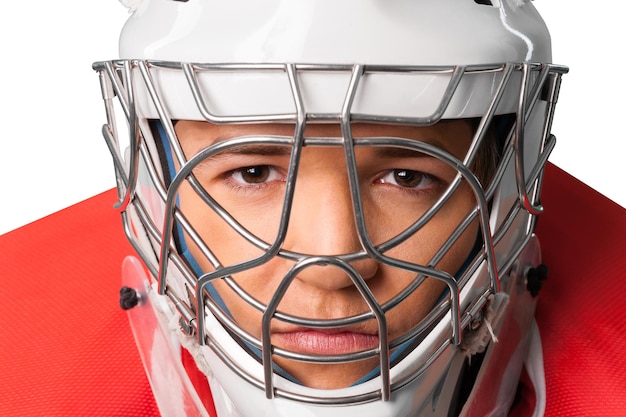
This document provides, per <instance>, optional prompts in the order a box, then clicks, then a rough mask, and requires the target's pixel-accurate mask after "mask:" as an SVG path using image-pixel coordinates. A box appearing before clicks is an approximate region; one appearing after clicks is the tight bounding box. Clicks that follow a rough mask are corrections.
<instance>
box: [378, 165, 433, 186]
mask: <svg viewBox="0 0 626 417" xmlns="http://www.w3.org/2000/svg"><path fill="white" fill-rule="evenodd" d="M379 182H380V183H381V184H391V185H397V186H398V187H402V188H409V189H412V190H424V189H429V188H432V187H433V186H435V185H437V184H438V180H437V179H436V178H435V177H433V176H432V175H428V174H425V173H423V172H420V171H413V170H409V169H394V170H392V171H389V172H387V173H386V174H385V175H384V176H383V177H382V178H380V180H379Z"/></svg>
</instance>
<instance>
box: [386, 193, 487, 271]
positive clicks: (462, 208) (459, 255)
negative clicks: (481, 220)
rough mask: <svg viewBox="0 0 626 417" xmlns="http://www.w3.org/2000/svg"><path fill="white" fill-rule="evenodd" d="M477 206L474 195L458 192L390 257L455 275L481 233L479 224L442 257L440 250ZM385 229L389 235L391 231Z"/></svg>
mask: <svg viewBox="0 0 626 417" xmlns="http://www.w3.org/2000/svg"><path fill="white" fill-rule="evenodd" d="M474 207H475V204H474V198H473V196H472V195H471V192H470V191H469V190H467V189H465V188H461V189H459V190H458V191H457V192H456V193H455V195H454V196H452V198H451V199H450V200H449V201H448V202H447V203H446V204H445V205H444V206H443V207H441V209H440V210H439V212H438V213H437V214H436V215H435V216H434V217H433V218H431V219H430V220H429V221H428V222H427V223H426V224H424V226H423V227H422V228H421V229H420V230H418V231H417V232H416V233H415V234H414V235H413V236H412V237H410V238H409V239H407V240H406V241H405V242H403V243H402V244H400V245H398V246H397V247H395V248H393V249H392V250H390V251H389V252H387V255H388V256H390V257H394V258H398V259H401V260H403V261H407V262H411V263H416V264H420V265H431V266H434V267H436V268H437V269H440V270H443V271H445V272H447V273H449V274H451V275H455V274H456V273H457V272H458V270H459V269H460V268H461V266H462V265H463V263H464V262H465V261H466V260H467V257H468V256H469V255H470V254H471V251H472V249H473V247H474V244H475V242H476V239H477V236H478V232H479V224H478V221H477V220H474V221H473V222H472V223H471V224H470V225H469V226H468V227H467V228H466V229H465V231H464V232H463V233H462V234H461V235H460V236H459V237H458V239H457V240H456V241H455V242H454V243H453V244H452V246H451V247H450V248H449V249H448V251H447V252H445V253H443V254H441V253H439V251H440V250H441V248H442V247H443V246H444V245H445V244H446V243H447V241H448V239H449V238H450V236H451V235H453V234H454V233H455V231H456V229H457V227H458V226H459V225H460V224H461V223H462V222H463V221H464V219H465V218H466V217H467V216H468V215H469V213H470V212H471V211H472V210H473V209H474ZM386 230H387V232H386V233H388V230H389V228H387V229H386ZM383 233H385V232H383Z"/></svg>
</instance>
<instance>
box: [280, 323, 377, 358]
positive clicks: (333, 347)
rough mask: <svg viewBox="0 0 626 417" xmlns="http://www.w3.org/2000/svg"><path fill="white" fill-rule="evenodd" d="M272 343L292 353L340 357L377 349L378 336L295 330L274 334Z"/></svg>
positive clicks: (347, 332)
mask: <svg viewBox="0 0 626 417" xmlns="http://www.w3.org/2000/svg"><path fill="white" fill-rule="evenodd" d="M272 341H273V343H274V344H275V345H276V346H279V347H281V348H283V349H287V350H290V351H292V352H297V353H304V354H316V355H341V354H346V353H354V352H361V351H364V350H369V349H374V348H377V347H378V343H379V340H378V336H377V335H375V334H367V333H361V332H356V331H350V330H348V331H345V330H339V331H330V332H329V331H322V330H316V329H297V330H293V331H285V332H275V333H273V334H272Z"/></svg>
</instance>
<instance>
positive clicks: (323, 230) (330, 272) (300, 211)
mask: <svg viewBox="0 0 626 417" xmlns="http://www.w3.org/2000/svg"><path fill="white" fill-rule="evenodd" d="M300 174H303V175H299V178H298V182H297V184H296V190H295V194H294V201H293V206H292V214H291V218H290V223H289V230H288V233H287V237H286V241H285V247H286V248H288V249H290V250H293V251H295V252H298V253H302V254H306V255H312V256H338V255H345V254H349V253H354V252H360V251H362V250H363V247H362V245H361V242H360V239H359V236H358V233H357V229H356V226H355V218H354V209H353V205H352V198H351V195H350V186H349V182H348V178H347V174H346V171H345V168H344V169H343V170H339V169H337V170H335V169H318V170H316V175H314V176H310V175H305V174H306V172H301V173H300ZM350 265H351V266H352V267H353V268H354V269H355V270H356V272H358V273H359V275H360V276H361V277H362V278H363V279H365V280H367V279H370V278H372V277H374V276H375V275H376V272H377V270H378V263H377V262H376V261H375V260H373V259H371V258H367V259H363V260H358V261H353V262H350ZM297 279H298V280H301V281H303V282H306V283H307V284H309V285H314V286H316V287H318V288H322V289H327V290H338V289H341V288H345V287H348V286H351V285H353V282H352V279H351V278H350V276H349V275H348V274H347V273H346V271H344V270H343V269H341V268H339V267H337V266H333V265H326V266H322V265H314V266H309V267H307V268H305V269H303V270H302V271H301V272H300V273H299V274H298V277H297Z"/></svg>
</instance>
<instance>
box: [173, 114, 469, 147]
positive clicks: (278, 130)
mask: <svg viewBox="0 0 626 417" xmlns="http://www.w3.org/2000/svg"><path fill="white" fill-rule="evenodd" d="M175 130H176V134H177V136H178V139H179V140H180V141H181V144H182V146H183V147H184V148H187V149H188V150H191V149H195V150H200V149H202V148H205V147H207V146H210V145H212V144H214V143H217V142H220V141H223V140H226V139H230V138H234V137H239V136H253V135H276V136H293V135H294V131H295V125H292V124H281V123H267V124H260V123H259V124H223V125H218V124H213V123H209V122H202V121H194V120H179V121H177V122H176V125H175ZM351 131H352V135H353V136H354V137H401V138H407V139H414V140H417V141H421V142H426V143H429V144H431V145H434V146H437V147H439V148H442V149H444V150H446V151H448V152H450V153H452V154H456V155H458V154H462V153H463V152H464V150H466V149H467V147H468V146H469V144H470V142H471V139H472V137H473V128H472V123H471V122H470V121H469V120H467V119H457V120H442V121H440V122H439V123H437V124H435V125H432V126H407V125H388V124H387V125H385V124H377V123H353V124H352V125H351ZM304 134H305V136H306V137H341V136H342V132H341V127H340V126H339V124H330V123H321V124H308V125H307V126H306V128H305V133H304Z"/></svg>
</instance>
